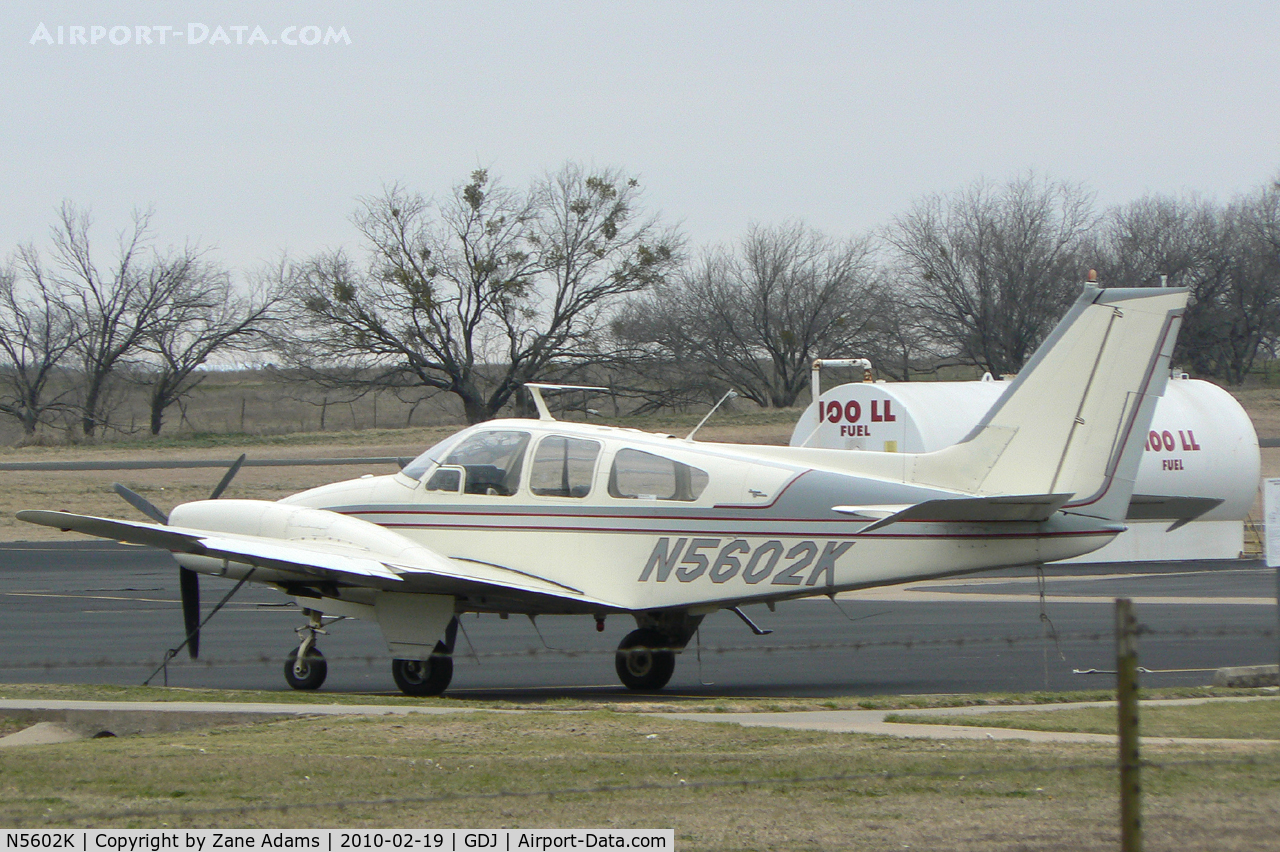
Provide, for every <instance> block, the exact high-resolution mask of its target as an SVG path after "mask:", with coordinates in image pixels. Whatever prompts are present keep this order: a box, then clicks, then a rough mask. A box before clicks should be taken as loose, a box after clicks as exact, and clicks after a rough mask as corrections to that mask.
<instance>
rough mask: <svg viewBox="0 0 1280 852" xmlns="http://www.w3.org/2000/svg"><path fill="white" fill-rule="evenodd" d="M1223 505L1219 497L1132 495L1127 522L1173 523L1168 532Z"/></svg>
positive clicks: (1126, 516) (1126, 517) (1126, 515)
mask: <svg viewBox="0 0 1280 852" xmlns="http://www.w3.org/2000/svg"><path fill="white" fill-rule="evenodd" d="M1222 503H1223V500H1222V498H1220V497H1169V496H1165V495H1153V494H1134V495H1133V496H1132V497H1131V498H1129V511H1128V512H1127V513H1126V514H1125V519H1126V520H1129V521H1175V523H1174V525H1173V526H1171V527H1169V530H1170V531H1172V530H1175V529H1177V528H1178V527H1180V526H1182V525H1183V524H1189V523H1191V522H1192V521H1194V520H1195V519H1196V518H1199V517H1200V516H1201V515H1204V514H1206V513H1207V512H1212V511H1213V510H1214V509H1216V508H1218V507H1219V506H1221V505H1222Z"/></svg>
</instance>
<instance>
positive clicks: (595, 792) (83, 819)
mask: <svg viewBox="0 0 1280 852" xmlns="http://www.w3.org/2000/svg"><path fill="white" fill-rule="evenodd" d="M1119 604H1120V601H1119V600H1118V601H1117V606H1119ZM1130 631H1131V637H1130V638H1131V639H1132V640H1135V641H1136V640H1138V639H1149V638H1158V639H1163V640H1178V641H1184V640H1185V641H1192V640H1204V639H1223V638H1233V639H1242V638H1243V639H1257V640H1263V641H1271V640H1275V639H1276V637H1277V635H1278V634H1280V629H1277V628H1255V627H1240V626H1234V625H1218V626H1207V627H1205V626H1201V627H1174V628H1156V627H1152V626H1150V625H1146V624H1140V623H1136V622H1135V623H1134V624H1133V625H1132V627H1131V628H1130ZM1120 636H1121V628H1120V627H1119V620H1118V623H1117V628H1116V630H1115V631H1114V632H1113V631H1107V630H1088V631H1075V632H1057V631H1045V630H1043V629H1042V630H1041V632H1040V633H1037V634H1030V633H1028V634H1011V635H1005V636H956V637H945V638H929V639H918V638H909V637H908V638H892V639H860V640H852V641H828V642H801V643H788V644H766V645H745V644H734V645H706V646H701V645H700V646H699V648H698V652H699V653H700V654H708V655H720V654H737V653H750V654H775V653H797V652H799V653H804V652H815V651H847V652H854V653H858V652H864V651H868V652H870V651H876V650H881V649H907V650H911V649H921V650H932V649H946V648H952V649H963V648H968V647H975V648H988V647H1014V646H1021V645H1031V644H1035V645H1039V646H1041V647H1045V648H1047V647H1048V643H1050V642H1052V643H1053V645H1054V646H1055V647H1056V648H1060V647H1062V646H1063V645H1064V644H1071V643H1077V644H1102V643H1106V644H1108V645H1112V644H1116V645H1117V663H1116V670H1115V671H1114V672H1113V671H1108V670H1096V669H1095V670H1090V672H1092V673H1097V674H1119V675H1120V680H1123V678H1124V671H1125V668H1126V663H1125V659H1124V658H1123V656H1122V654H1121V653H1120V651H1119V645H1118V639H1119V637H1120ZM686 650H687V649H686ZM615 653H616V652H615V651H614V650H612V649H600V648H586V647H583V648H553V647H549V646H546V645H545V644H544V646H543V647H536V646H531V647H527V648H522V649H513V650H500V651H485V652H481V651H477V650H476V649H474V648H472V649H471V651H470V653H469V654H465V656H468V657H471V658H473V659H475V660H476V661H477V662H480V661H482V660H485V659H495V660H498V659H513V658H514V659H521V658H540V657H548V658H562V659H564V658H567V659H574V658H591V657H611V656H613V655H614V654H615ZM328 659H329V660H332V661H347V662H364V663H365V664H367V665H369V666H375V665H379V664H382V663H384V662H385V657H383V656H380V655H369V654H352V655H345V656H333V657H328ZM282 660H283V657H282V656H272V655H267V654H259V655H255V656H252V657H241V658H221V659H219V658H212V659H205V660H198V661H182V662H181V663H178V662H172V661H171V662H170V665H172V666H174V667H175V668H187V669H190V668H197V667H199V668H219V667H237V666H251V665H276V664H278V663H280V662H281V661H282ZM156 662H157V660H156V659H155V658H151V659H146V660H112V659H109V658H106V657H100V658H96V659H88V660H46V661H35V662H8V663H4V664H2V665H0V669H3V670H7V671H20V670H28V671H41V670H45V671H48V670H60V669H94V668H118V669H129V668H146V667H150V666H154V665H155V664H156ZM1135 667H1136V657H1135V658H1134V659H1133V660H1130V661H1129V668H1135ZM1136 671H1142V672H1152V671H1161V670H1149V669H1142V668H1140V667H1136ZM1168 671H1188V670H1187V669H1171V670H1168ZM1076 673H1086V672H1081V671H1079V670H1076ZM1121 691H1123V690H1121ZM1120 706H1121V705H1119V704H1118V707H1120ZM1130 712H1131V714H1132V721H1133V722H1134V724H1135V728H1134V729H1133V731H1132V732H1131V733H1134V734H1135V735H1136V722H1137V714H1136V708H1133V707H1131V708H1130ZM1120 722H1121V726H1120V727H1121V731H1122V738H1121V739H1122V741H1123V731H1124V712H1123V710H1122V712H1121V713H1120ZM1134 742H1136V740H1135V739H1134V738H1133V737H1132V736H1131V737H1130V742H1129V747H1130V749H1131V751H1130V753H1129V754H1127V755H1126V753H1125V752H1124V751H1123V750H1122V751H1121V752H1119V753H1118V754H1117V756H1116V759H1114V760H1095V761H1080V762H1074V763H1069V764H1063V763H1053V764H1034V763H1019V764H1016V765H1008V766H999V767H990V766H986V767H976V768H966V769H958V768H946V769H936V768H935V769H928V768H921V769H917V770H908V771H895V770H891V771H876V772H844V773H828V774H815V775H781V774H780V775H774V776H772V777H752V778H732V779H724V778H711V779H680V780H679V781H678V782H674V783H668V782H639V783H631V784H598V785H587V786H572V787H549V788H544V789H532V790H508V789H501V790H493V791H473V792H456V793H454V792H445V793H429V794H424V795H420V796H403V797H386V798H369V799H334V800H325V801H315V802H303V801H261V802H252V803H244V804H237V805H234V806H223V807H208V808H199V807H193V806H191V805H190V804H183V805H178V804H173V805H168V804H165V805H157V806H155V807H146V808H131V809H125V810H118V809H117V810H98V811H85V812H77V813H64V812H59V813H58V814H51V813H46V814H42V815H33V814H31V813H30V812H29V811H27V812H24V811H23V810H21V809H18V808H11V809H7V810H8V813H4V812H0V821H3V822H4V823H5V824H6V825H10V826H14V827H23V826H41V825H51V824H53V823H55V822H56V823H58V824H60V825H68V826H73V825H93V824H95V823H100V822H102V821H118V820H144V821H145V820H158V819H171V820H174V821H176V822H178V823H184V822H185V823H192V822H199V821H203V820H217V819H226V818H236V817H239V818H246V819H247V818H250V817H253V816H255V815H260V814H269V813H278V814H288V813H298V812H301V813H309V812H315V813H331V812H333V811H335V810H336V811H343V810H347V809H352V810H358V809H366V810H367V809H376V808H385V807H404V806H426V805H433V804H434V805H438V804H446V803H465V802H486V801H501V800H517V799H526V800H527V799H533V798H545V799H548V800H552V799H555V798H557V797H566V796H625V795H629V794H634V793H643V792H660V791H661V792H672V791H682V792H684V793H686V794H687V793H689V792H693V791H705V790H718V789H735V788H736V789H742V790H753V789H779V788H797V787H804V786H812V785H821V784H844V785H857V784H864V783H889V782H894V781H951V782H955V783H963V782H966V781H974V780H978V779H985V778H992V777H1001V776H1006V777H1007V776H1017V775H1045V774H1050V773H1062V772H1090V771H1095V772H1107V773H1117V774H1118V775H1120V776H1121V777H1124V776H1125V773H1130V774H1131V776H1133V775H1136V773H1138V772H1140V771H1150V772H1162V771H1168V770H1174V769H1179V768H1189V767H1205V768H1209V767H1216V768H1221V769H1227V770H1253V769H1259V768H1262V769H1264V770H1266V771H1268V772H1270V771H1272V770H1280V750H1275V751H1273V752H1272V751H1267V750H1266V749H1259V750H1254V751H1253V752H1252V753H1249V754H1244V755H1239V754H1232V755H1224V756H1222V757H1212V758H1198V759H1192V760H1156V761H1152V760H1148V759H1142V758H1140V757H1139V756H1138V754H1137V751H1136V748H1134V746H1133V743H1134ZM1125 789H1126V787H1125V786H1124V785H1121V793H1122V801H1121V811H1122V813H1128V814H1130V816H1129V817H1128V818H1127V821H1126V822H1125V823H1124V825H1123V826H1122V832H1121V837H1122V842H1123V843H1124V844H1125V845H1124V848H1126V849H1128V848H1138V847H1137V846H1134V845H1132V839H1131V830H1132V827H1133V826H1139V833H1138V835H1137V836H1138V843H1139V844H1140V841H1141V834H1140V825H1141V822H1140V819H1136V818H1134V817H1133V816H1132V814H1134V813H1138V811H1137V810H1136V808H1137V807H1138V806H1137V805H1135V804H1134V803H1133V802H1132V801H1130V802H1128V804H1126V802H1125V800H1124V798H1123V795H1124V790H1125ZM1128 789H1130V790H1132V791H1133V793H1134V794H1135V795H1136V794H1137V791H1138V790H1140V785H1138V784H1137V783H1136V782H1133V783H1130V784H1129V787H1128Z"/></svg>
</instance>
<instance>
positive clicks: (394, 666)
mask: <svg viewBox="0 0 1280 852" xmlns="http://www.w3.org/2000/svg"><path fill="white" fill-rule="evenodd" d="M391 676H392V677H393V678H395V680H396V686H398V687H400V691H401V692H403V693H404V694H405V695H415V696H423V695H439V694H441V693H442V692H444V691H445V690H446V689H448V688H449V681H451V680H453V657H446V656H444V655H437V656H434V657H432V658H431V659H429V660H392V661H391Z"/></svg>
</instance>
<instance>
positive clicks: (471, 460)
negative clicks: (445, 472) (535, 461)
mask: <svg viewBox="0 0 1280 852" xmlns="http://www.w3.org/2000/svg"><path fill="white" fill-rule="evenodd" d="M528 446H529V433H528V432H514V431H506V430H493V431H487V432H476V433H474V434H472V435H471V436H469V437H468V438H467V439H466V440H465V441H463V442H462V443H461V444H459V445H458V446H457V447H456V448H455V449H454V450H453V451H452V452H450V453H449V455H448V456H446V457H445V459H444V460H443V461H442V462H441V464H443V465H456V466H458V467H461V468H463V469H464V470H465V471H466V487H465V489H464V490H465V491H466V493H468V494H490V495H497V496H500V497H510V496H511V495H512V494H515V493H516V489H517V488H519V487H520V471H521V469H522V468H523V466H524V451H525V448H526V447H528Z"/></svg>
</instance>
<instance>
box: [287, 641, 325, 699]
mask: <svg viewBox="0 0 1280 852" xmlns="http://www.w3.org/2000/svg"><path fill="white" fill-rule="evenodd" d="M328 674H329V664H328V663H326V662H325V661H324V654H321V653H320V649H319V648H312V649H311V651H310V652H309V653H308V654H307V655H306V656H305V657H303V658H302V661H301V662H299V661H298V649H297V648H294V649H293V650H292V651H290V652H289V656H288V657H286V658H285V661H284V679H285V680H286V681H288V683H289V685H290V686H292V687H293V688H294V689H304V690H310V689H319V688H320V684H322V683H324V679H325V677H326V676H328Z"/></svg>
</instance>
